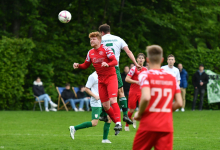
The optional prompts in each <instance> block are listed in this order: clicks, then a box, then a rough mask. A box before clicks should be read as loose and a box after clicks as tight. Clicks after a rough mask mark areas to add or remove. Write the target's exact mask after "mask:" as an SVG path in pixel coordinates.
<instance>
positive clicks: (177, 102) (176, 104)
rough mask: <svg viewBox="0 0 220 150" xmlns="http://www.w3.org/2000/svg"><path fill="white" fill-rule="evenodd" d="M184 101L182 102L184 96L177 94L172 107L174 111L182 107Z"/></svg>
mask: <svg viewBox="0 0 220 150" xmlns="http://www.w3.org/2000/svg"><path fill="white" fill-rule="evenodd" d="M182 105H183V101H182V96H181V93H176V94H175V97H174V103H173V106H172V110H173V111H175V110H176V109H178V108H180V107H182Z"/></svg>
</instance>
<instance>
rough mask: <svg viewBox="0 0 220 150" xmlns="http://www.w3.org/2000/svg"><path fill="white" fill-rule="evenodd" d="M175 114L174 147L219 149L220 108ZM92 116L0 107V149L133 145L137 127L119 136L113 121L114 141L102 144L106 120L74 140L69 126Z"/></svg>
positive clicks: (107, 149) (104, 149) (122, 148)
mask: <svg viewBox="0 0 220 150" xmlns="http://www.w3.org/2000/svg"><path fill="white" fill-rule="evenodd" d="M173 118H174V146H173V149H174V150H215V149H216V150H217V149H220V111H194V112H192V111H186V112H184V113H183V112H175V113H174V114H173ZM90 120H91V112H73V111H70V112H65V111H59V112H40V111H35V112H33V111H1V112H0V150H1V149H4V150H6V149H10V150H11V149H22V150H24V149H29V150H30V149H32V150H35V149H53V150H55V149H57V150H60V149H63V150H68V149H74V150H87V149H88V150H128V149H132V143H133V139H134V136H135V133H136V129H133V127H132V126H130V132H125V131H122V132H121V133H120V134H119V136H117V137H116V136H115V135H114V130H113V127H114V124H111V128H110V132H109V137H108V139H109V140H110V141H111V142H112V144H102V143H101V140H102V133H103V125H104V123H103V122H99V123H98V125H97V126H96V127H92V128H88V129H82V130H78V131H77V132H76V134H75V140H74V141H73V140H72V139H71V138H70V136H69V130H68V127H69V126H70V125H77V124H79V123H82V122H85V121H90ZM124 125H125V124H124V123H123V127H124Z"/></svg>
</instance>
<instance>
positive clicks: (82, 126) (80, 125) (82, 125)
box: [74, 121, 92, 130]
mask: <svg viewBox="0 0 220 150" xmlns="http://www.w3.org/2000/svg"><path fill="white" fill-rule="evenodd" d="M89 127H92V122H91V121H90V122H83V123H82V124H79V125H77V126H74V128H75V130H79V129H83V128H89Z"/></svg>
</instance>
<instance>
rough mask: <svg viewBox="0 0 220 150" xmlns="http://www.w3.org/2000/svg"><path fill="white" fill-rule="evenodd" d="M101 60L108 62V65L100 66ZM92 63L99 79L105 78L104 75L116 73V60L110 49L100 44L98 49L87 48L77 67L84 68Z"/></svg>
mask: <svg viewBox="0 0 220 150" xmlns="http://www.w3.org/2000/svg"><path fill="white" fill-rule="evenodd" d="M102 62H106V63H108V65H109V67H101V64H102ZM91 63H92V64H93V66H94V68H95V70H96V72H97V74H98V78H99V80H105V79H106V77H108V76H111V75H116V71H115V67H114V66H116V65H117V60H116V58H115V55H114V53H113V51H112V49H110V48H108V47H106V46H103V45H101V46H100V47H99V48H98V49H94V48H93V49H91V50H89V52H88V54H87V57H86V60H85V62H84V63H83V64H80V65H79V69H86V68H88V67H89V66H90V64H91Z"/></svg>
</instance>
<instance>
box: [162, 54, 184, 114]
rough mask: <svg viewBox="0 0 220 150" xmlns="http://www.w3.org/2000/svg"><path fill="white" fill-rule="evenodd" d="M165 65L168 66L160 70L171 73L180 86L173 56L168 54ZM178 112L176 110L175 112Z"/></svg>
mask: <svg viewBox="0 0 220 150" xmlns="http://www.w3.org/2000/svg"><path fill="white" fill-rule="evenodd" d="M167 63H168V65H166V66H162V67H161V68H162V69H164V70H166V71H168V72H171V73H173V74H174V75H175V77H176V79H177V81H178V83H179V84H180V79H181V78H180V71H179V69H178V68H176V67H174V63H175V57H174V55H172V54H170V55H169V56H168V57H167ZM177 111H178V110H177Z"/></svg>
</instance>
